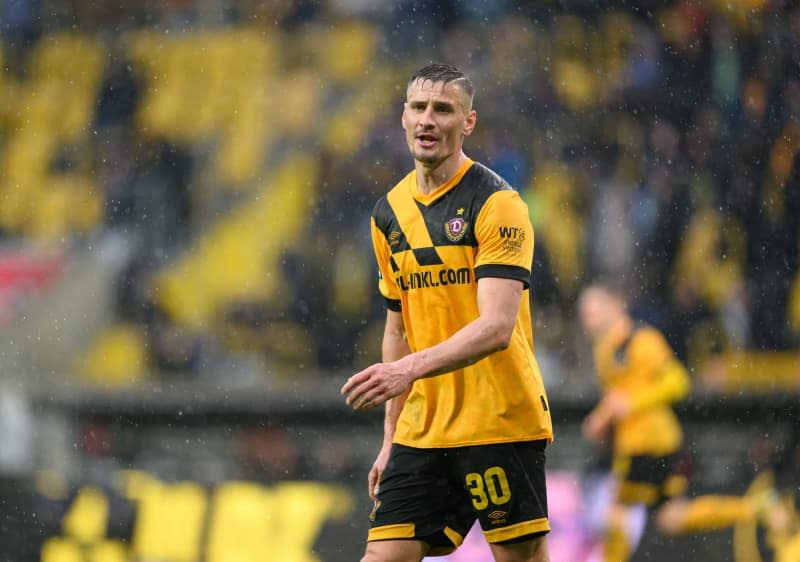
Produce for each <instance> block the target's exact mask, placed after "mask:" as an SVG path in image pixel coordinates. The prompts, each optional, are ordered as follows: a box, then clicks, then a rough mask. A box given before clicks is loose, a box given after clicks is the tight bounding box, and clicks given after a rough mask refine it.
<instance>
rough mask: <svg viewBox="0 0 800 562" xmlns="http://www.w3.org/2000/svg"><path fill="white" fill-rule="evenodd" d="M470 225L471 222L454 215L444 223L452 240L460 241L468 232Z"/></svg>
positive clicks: (446, 231)
mask: <svg viewBox="0 0 800 562" xmlns="http://www.w3.org/2000/svg"><path fill="white" fill-rule="evenodd" d="M468 226H469V223H468V222H467V221H465V220H464V219H462V218H461V217H454V218H452V219H450V220H449V221H447V222H446V223H444V231H445V233H446V234H447V237H448V238H449V239H450V240H451V241H453V242H458V241H459V240H461V239H462V238H464V234H466V232H467V227H468Z"/></svg>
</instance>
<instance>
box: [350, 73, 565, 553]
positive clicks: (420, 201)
mask: <svg viewBox="0 0 800 562" xmlns="http://www.w3.org/2000/svg"><path fill="white" fill-rule="evenodd" d="M472 102H473V86H472V83H471V82H470V80H469V79H468V78H467V77H466V76H465V75H464V73H462V72H461V71H459V70H458V69H456V68H455V67H452V66H449V65H443V64H432V65H429V66H426V67H424V68H421V69H420V70H418V71H417V72H416V73H415V74H414V75H413V77H412V78H411V80H410V82H409V83H408V87H407V101H406V103H405V107H404V111H403V116H402V125H403V129H404V130H405V133H406V141H407V143H408V146H409V149H410V151H411V154H412V156H413V158H414V171H412V172H411V173H409V174H408V175H407V176H406V177H405V178H404V179H403V180H401V181H400V183H398V184H397V185H396V186H395V187H394V188H393V189H392V190H390V191H389V193H388V195H387V196H386V197H383V198H381V199H380V200H379V201H378V203H377V205H376V206H375V210H374V211H373V216H372V237H373V245H374V250H375V255H376V258H377V262H378V266H379V272H380V282H379V288H380V291H381V293H382V294H383V296H384V297H385V298H386V301H387V316H386V328H385V332H384V339H383V362H382V363H378V364H375V365H372V366H370V367H368V368H367V369H365V370H363V371H361V372H360V373H357V374H355V375H353V376H352V377H350V379H349V380H348V381H347V383H346V384H345V385H344V386H343V388H342V393H343V394H346V395H347V403H348V404H349V405H350V406H351V407H353V408H354V409H357V410H361V409H367V408H374V407H375V406H378V405H380V404H383V403H384V402H386V403H387V406H386V413H385V423H384V443H383V447H382V448H381V451H380V453H379V455H378V458H377V460H376V461H375V464H374V466H373V467H372V470H371V471H370V473H369V483H368V484H369V493H370V495H371V496H372V497H373V498H374V499H375V500H376V501H375V508H374V510H373V512H372V515H371V516H370V520H371V529H370V532H369V536H368V543H367V549H366V555H365V557H364V560H365V561H369V562H377V561H392V562H404V561H409V562H412V561H413V562H418V561H419V560H421V559H422V558H423V557H424V556H426V555H439V554H446V553H449V552H452V551H453V550H454V549H456V548H457V547H458V546H459V545H460V544H461V542H462V541H463V537H464V536H465V535H466V533H467V531H468V530H469V529H470V527H471V526H472V524H473V523H474V522H475V520H476V519H477V520H479V521H480V524H481V527H482V529H483V533H484V536H485V538H486V540H487V541H488V542H489V544H490V547H491V550H492V554H493V556H494V558H495V560H497V561H498V562H522V561H530V562H543V561H546V560H548V554H547V547H546V543H545V535H546V533H547V532H548V531H549V529H550V525H549V521H548V517H547V498H546V491H545V474H544V450H545V446H546V444H547V442H548V441H549V440H551V438H552V427H551V421H550V413H549V407H548V403H547V397H546V394H545V391H544V387H543V384H542V379H541V375H540V374H539V368H538V366H537V364H536V359H535V358H534V354H533V339H532V333H531V332H532V329H531V316H530V305H529V296H528V287H529V282H530V274H531V271H530V270H531V264H532V259H533V229H532V226H531V223H530V219H529V215H528V209H527V206H526V205H525V203H524V202H523V201H522V199H521V198H520V197H519V195H518V194H517V192H516V191H515V190H514V189H512V188H511V186H510V185H509V184H508V183H506V182H505V181H504V180H503V179H502V178H501V177H499V176H498V175H497V174H495V173H494V172H493V171H491V170H490V169H488V168H486V167H485V166H483V165H481V164H479V163H477V162H473V161H472V160H471V159H469V158H468V157H467V156H466V155H465V154H464V152H463V151H462V146H463V142H464V137H466V136H468V135H470V134H471V133H472V131H473V129H474V127H475V123H476V119H477V115H476V112H475V110H474V109H473V108H472Z"/></svg>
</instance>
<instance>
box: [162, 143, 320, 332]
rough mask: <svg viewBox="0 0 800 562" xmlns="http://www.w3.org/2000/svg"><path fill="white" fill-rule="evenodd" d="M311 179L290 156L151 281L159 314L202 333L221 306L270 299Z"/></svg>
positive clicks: (311, 169)
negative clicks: (181, 256)
mask: <svg viewBox="0 0 800 562" xmlns="http://www.w3.org/2000/svg"><path fill="white" fill-rule="evenodd" d="M317 173H318V166H317V163H316V162H315V161H314V160H313V159H311V158H310V156H309V155H307V154H294V155H292V156H290V157H289V158H288V159H287V160H286V161H285V162H284V163H283V164H282V165H281V166H280V167H279V168H278V169H277V170H276V172H275V174H274V176H273V177H272V178H270V181H268V182H267V183H266V184H265V185H264V187H262V188H261V189H259V190H258V191H257V192H256V193H253V194H252V196H250V197H248V199H247V200H246V201H245V202H243V204H242V205H240V206H239V207H238V208H237V209H234V210H233V211H232V212H230V213H229V214H228V215H227V216H226V217H224V218H223V220H222V221H221V222H220V223H219V224H217V225H216V226H214V227H213V228H212V229H210V230H209V231H208V233H207V234H206V235H205V236H204V237H203V238H202V239H201V240H199V241H198V242H197V244H196V245H195V247H194V248H192V249H191V250H190V252H189V253H188V254H187V255H186V256H185V257H184V258H183V259H181V260H179V261H178V262H176V263H174V264H172V265H171V266H169V267H168V268H167V269H166V270H164V271H163V272H161V273H160V274H159V275H158V276H157V280H156V283H157V286H158V291H157V294H158V298H159V303H160V304H161V306H162V307H163V309H164V310H166V311H167V312H168V313H169V314H170V315H171V317H172V318H173V319H174V320H175V321H177V322H179V323H182V324H186V325H188V326H192V327H197V328H202V327H204V326H206V327H208V326H211V324H212V323H213V321H214V320H215V316H216V314H217V313H218V311H219V310H220V308H221V306H222V305H223V303H226V302H230V301H232V300H248V299H261V300H269V299H270V298H274V297H275V294H276V291H277V289H278V288H279V286H280V280H281V275H280V263H279V260H280V257H281V252H282V251H283V250H284V249H285V248H287V247H290V246H291V245H292V244H294V243H295V240H296V239H297V237H298V236H299V235H300V233H301V229H302V228H303V226H304V225H305V224H306V221H307V220H308V217H309V216H310V212H311V209H312V205H313V201H314V189H315V182H316V177H317ZM276 209H279V210H280V211H279V212H277V213H276Z"/></svg>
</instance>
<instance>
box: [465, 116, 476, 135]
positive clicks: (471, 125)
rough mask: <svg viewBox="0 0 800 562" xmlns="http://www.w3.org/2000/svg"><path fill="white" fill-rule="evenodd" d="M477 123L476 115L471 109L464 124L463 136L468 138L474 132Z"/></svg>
mask: <svg viewBox="0 0 800 562" xmlns="http://www.w3.org/2000/svg"><path fill="white" fill-rule="evenodd" d="M477 121H478V114H477V112H476V111H475V110H474V109H471V110H470V112H469V113H468V114H467V120H466V121H465V123H464V136H469V135H471V134H472V131H474V130H475V124H476V123H477Z"/></svg>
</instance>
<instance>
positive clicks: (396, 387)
mask: <svg viewBox="0 0 800 562" xmlns="http://www.w3.org/2000/svg"><path fill="white" fill-rule="evenodd" d="M401 361H402V360H401ZM401 361H394V362H392V363H375V364H374V365H370V366H369V367H367V368H366V369H364V370H363V371H361V372H360V373H356V374H355V375H353V376H352V377H350V378H349V379H347V382H346V383H344V386H343V387H342V390H341V392H342V394H343V395H347V405H348V406H350V407H351V408H353V409H354V410H370V409H372V408H375V407H377V406H380V405H381V404H383V403H384V402H386V401H387V400H390V399H392V398H394V397H395V396H398V395H400V394H402V393H403V391H405V389H406V388H408V386H409V385H410V384H411V383H412V382H413V378H412V377H411V376H410V375H409V373H408V372H407V371H405V370H404V369H402V368H401V365H399V364H400V363H401Z"/></svg>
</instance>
